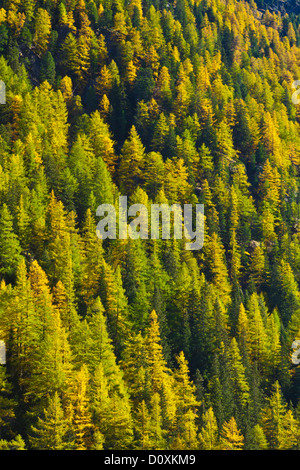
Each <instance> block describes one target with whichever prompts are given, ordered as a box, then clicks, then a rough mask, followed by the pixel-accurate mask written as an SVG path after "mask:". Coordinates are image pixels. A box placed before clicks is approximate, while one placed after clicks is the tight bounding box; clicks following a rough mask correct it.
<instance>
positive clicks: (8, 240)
mask: <svg viewBox="0 0 300 470" xmlns="http://www.w3.org/2000/svg"><path fill="white" fill-rule="evenodd" d="M0 217H1V220H0V262H1V268H0V274H1V275H2V276H5V277H7V279H8V280H11V279H12V276H13V275H14V274H15V272H16V268H17V266H18V263H19V262H20V260H21V246H20V243H19V240H18V238H17V236H16V235H15V233H14V230H13V219H12V216H11V214H10V212H9V209H8V207H7V205H6V204H3V206H2V208H1V212H0Z"/></svg>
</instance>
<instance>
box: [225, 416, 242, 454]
mask: <svg viewBox="0 0 300 470" xmlns="http://www.w3.org/2000/svg"><path fill="white" fill-rule="evenodd" d="M243 445H244V436H243V435H242V434H241V432H240V431H239V429H238V428H237V425H236V421H235V419H234V418H233V417H232V418H231V419H230V420H229V421H228V422H226V423H224V424H223V426H222V431H221V448H222V449H223V450H242V447H243Z"/></svg>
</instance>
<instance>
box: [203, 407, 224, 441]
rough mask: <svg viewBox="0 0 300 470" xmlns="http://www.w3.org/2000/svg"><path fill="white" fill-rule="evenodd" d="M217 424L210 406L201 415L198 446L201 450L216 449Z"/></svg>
mask: <svg viewBox="0 0 300 470" xmlns="http://www.w3.org/2000/svg"><path fill="white" fill-rule="evenodd" d="M218 440H219V439H218V425H217V420H216V418H215V415H214V411H213V409H212V407H210V408H209V409H208V410H207V411H206V413H205V414H204V416H203V426H202V428H201V431H200V433H199V442H200V448H201V449H203V450H217V449H218Z"/></svg>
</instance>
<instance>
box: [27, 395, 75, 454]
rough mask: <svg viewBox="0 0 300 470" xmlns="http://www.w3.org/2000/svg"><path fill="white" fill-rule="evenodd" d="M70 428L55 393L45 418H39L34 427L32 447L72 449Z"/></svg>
mask: <svg viewBox="0 0 300 470" xmlns="http://www.w3.org/2000/svg"><path fill="white" fill-rule="evenodd" d="M69 426H70V425H69V423H68V421H67V420H66V418H65V416H64V411H63V409H62V406H61V402H60V399H59V396H58V393H57V392H55V394H54V396H53V397H51V398H49V404H48V407H47V408H46V409H45V410H44V416H43V417H42V418H41V417H39V418H38V421H37V424H36V426H32V431H33V435H32V437H31V438H30V442H31V447H32V448H33V449H39V450H42V449H45V450H65V449H71V448H72V442H68V436H67V433H68V430H69Z"/></svg>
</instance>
